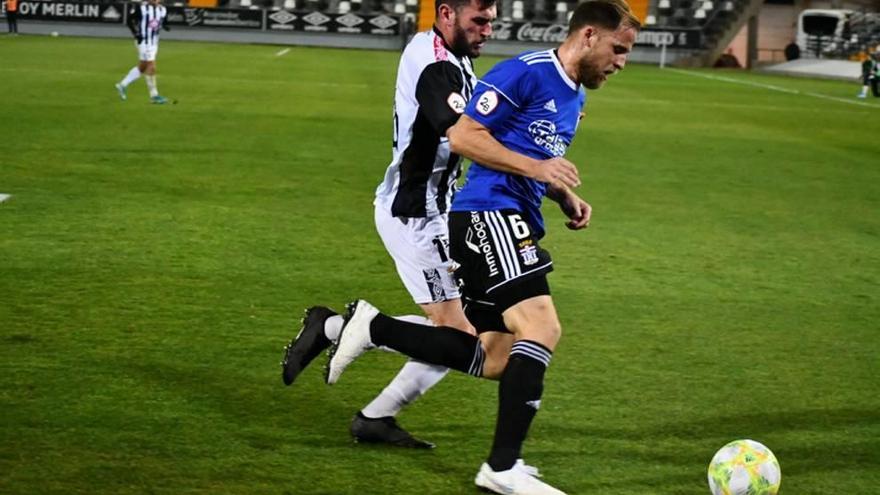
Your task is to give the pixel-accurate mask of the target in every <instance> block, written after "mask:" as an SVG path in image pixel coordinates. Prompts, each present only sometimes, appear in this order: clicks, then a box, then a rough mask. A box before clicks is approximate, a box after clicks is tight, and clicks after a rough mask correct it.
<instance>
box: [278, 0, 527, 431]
mask: <svg viewBox="0 0 880 495" xmlns="http://www.w3.org/2000/svg"><path fill="white" fill-rule="evenodd" d="M435 13H436V20H435V22H434V26H433V28H432V29H431V30H429V31H425V32H421V33H418V34H416V35H415V36H414V37H413V38H412V40H411V41H410V42H409V44H408V45H407V46H406V48H405V49H404V52H403V55H402V56H401V58H400V64H399V66H398V71H397V84H396V91H395V97H394V119H393V127H394V128H393V133H394V134H393V143H392V160H391V164H390V165H389V166H388V168H387V170H386V172H385V177H384V180H383V181H382V183H381V184H380V185H379V187H378V188H377V189H376V197H375V201H374V207H375V208H374V218H375V223H376V229H377V230H378V232H379V236H380V237H381V238H382V241H383V243H384V245H385V248H386V249H387V250H388V253H389V254H390V255H391V258H392V259H393V260H394V263H395V266H396V268H397V272H398V275H399V276H400V278H401V280H402V281H403V283H404V285H405V286H406V288H407V290H408V291H409V293H410V295H411V296H412V298H413V300H414V302H415V303H417V304H418V305H419V306H420V307H421V308H422V310H423V311H424V313H425V315H426V316H427V317H428V318H429V319H430V321H429V322H428V321H425V319H424V318H420V317H418V316H411V317H408V320H409V321H422V322H425V323H428V324H430V323H431V322H433V324H436V325H444V326H449V327H454V328H459V329H461V330H462V335H470V336H474V335H475V331H474V329H473V326H472V325H471V324H470V323H469V322H468V320H467V318H466V317H465V315H464V311H463V310H462V304H461V295H460V294H459V289H458V284H457V282H456V281H455V280H454V279H453V277H452V267H453V264H452V262H451V260H450V258H449V252H448V243H449V234H448V227H447V217H448V212H449V207H450V205H451V204H452V196H453V192H454V191H455V188H456V179H457V178H458V177H459V175H460V171H461V157H460V156H459V155H458V154H456V153H452V152H451V151H450V149H449V141H448V139H447V137H446V132H447V130H448V129H449V128H450V127H451V126H452V125H453V124H455V122H456V121H457V120H458V118H459V116H460V115H461V114H462V113H463V112H464V109H465V106H466V105H467V101H468V99H469V98H470V96H471V94H472V93H473V89H474V84H475V83H476V76H475V75H474V69H473V64H472V62H471V59H473V58H475V57H477V56H479V55H480V51H481V50H482V48H483V44H484V43H485V42H486V40H487V39H488V37H489V35H490V34H491V32H492V21H493V20H494V19H495V17H496V15H497V14H496V7H495V0H436V1H435ZM342 323H343V320H342V317H341V316H339V315H337V314H335V313H334V312H332V311H331V310H329V309H328V308H324V307H316V308H311V309H309V310H308V312H307V314H306V318H304V321H303V330H302V331H301V332H300V334H299V335H298V336H297V337H296V338H295V339H294V340H293V341H292V342H291V343H290V344H289V345H288V346H287V348H286V350H285V355H284V359H283V362H282V368H283V371H282V376H283V379H284V383H286V384H288V385H289V384H290V383H292V382H293V381H294V380H295V379H296V377H297V376H298V374H299V373H300V372H301V371H302V369H303V368H305V366H307V365H308V363H309V362H310V361H311V360H312V359H313V358H314V357H315V356H316V355H317V354H318V353H320V352H321V351H322V350H323V349H325V348H326V347H327V346H328V345H330V342H331V341H335V340H336V338H337V336H338V334H339V330H340V329H341V327H342ZM474 338H476V337H474ZM486 338H490V337H488V336H487V337H486ZM495 338H502V339H510V336H509V335H502V334H498V336H497V337H495ZM493 348H494V347H493ZM447 372H448V368H446V367H442V366H436V365H430V364H426V363H422V362H418V361H409V362H408V363H406V364H405V365H404V367H403V369H401V371H400V372H399V373H398V375H397V376H396V377H395V378H394V379H393V380H392V382H391V383H389V384H388V386H387V387H386V388H385V389H384V390H383V391H382V392H381V393H380V395H379V396H378V397H376V398H375V399H374V400H373V401H372V402H371V403H370V404H368V405H367V406H366V407H364V408H363V409H361V410H360V411H358V413H357V414H356V416H355V418H354V419H353V421H352V425H351V433H352V435H353V436H354V437H355V439H356V440H357V441H359V442H380V443H389V444H393V445H399V446H405V447H433V445H431V444H430V443H428V442H424V441H421V440H418V439H415V438H413V437H412V436H411V435H410V434H409V433H408V432H406V431H405V430H403V429H402V428H400V426H399V425H397V423H396V420H395V416H396V415H397V413H398V412H399V411H400V410H401V409H402V408H403V407H404V406H405V405H406V404H408V403H410V402H412V401H413V400H415V399H417V398H418V397H419V396H421V395H422V394H424V393H425V392H426V391H427V390H428V389H429V388H431V387H432V386H434V385H435V384H436V383H437V382H439V381H440V380H441V379H442V378H443V377H444V376H445V375H446V373H447Z"/></svg>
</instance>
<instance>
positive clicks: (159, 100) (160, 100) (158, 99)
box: [150, 95, 168, 105]
mask: <svg viewBox="0 0 880 495" xmlns="http://www.w3.org/2000/svg"><path fill="white" fill-rule="evenodd" d="M150 102H151V103H153V104H155V105H164V104H166V103H168V98H165V97H164V96H162V95H156V96H151V97H150Z"/></svg>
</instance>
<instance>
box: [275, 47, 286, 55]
mask: <svg viewBox="0 0 880 495" xmlns="http://www.w3.org/2000/svg"><path fill="white" fill-rule="evenodd" d="M288 52H290V48H285V49H283V50H278V53H276V54H275V56H276V57H280V56H282V55H287V54H288Z"/></svg>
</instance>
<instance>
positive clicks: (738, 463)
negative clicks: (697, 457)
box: [709, 440, 782, 495]
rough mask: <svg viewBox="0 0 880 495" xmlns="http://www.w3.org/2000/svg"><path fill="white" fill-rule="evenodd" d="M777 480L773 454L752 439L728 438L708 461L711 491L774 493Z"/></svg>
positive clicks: (750, 494)
mask: <svg viewBox="0 0 880 495" xmlns="http://www.w3.org/2000/svg"><path fill="white" fill-rule="evenodd" d="M780 481H782V472H781V471H780V470H779V462H777V461H776V456H774V455H773V452H770V449H768V448H767V447H765V446H764V445H763V444H761V443H759V442H756V441H754V440H736V441H733V442H730V443H729V444H727V445H725V446H724V447H721V450H719V451H718V452H717V453H716V454H715V457H713V458H712V462H711V463H709V489H710V490H712V495H776V492H778V491H779V483H780Z"/></svg>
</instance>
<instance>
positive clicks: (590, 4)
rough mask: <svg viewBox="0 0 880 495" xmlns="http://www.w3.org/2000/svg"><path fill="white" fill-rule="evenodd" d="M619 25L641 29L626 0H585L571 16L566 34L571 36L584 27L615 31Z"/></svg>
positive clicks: (640, 24)
mask: <svg viewBox="0 0 880 495" xmlns="http://www.w3.org/2000/svg"><path fill="white" fill-rule="evenodd" d="M621 24H624V25H626V26H628V27H631V28H633V29H637V30H638V29H641V27H642V23H641V22H640V21H639V18H638V17H636V15H635V14H633V11H632V10H630V8H629V4H627V3H626V0H587V1H586V2H583V3H581V4H579V5H578V6H577V7H576V8H575V9H574V12H573V13H572V14H571V20H570V21H568V33H569V35H573V34H574V33H575V32H577V31H579V30H580V29H581V28H583V27H584V26H598V27H601V28H604V29H609V30H611V31H616V30H617V28H619V27H620V25H621Z"/></svg>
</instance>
